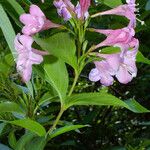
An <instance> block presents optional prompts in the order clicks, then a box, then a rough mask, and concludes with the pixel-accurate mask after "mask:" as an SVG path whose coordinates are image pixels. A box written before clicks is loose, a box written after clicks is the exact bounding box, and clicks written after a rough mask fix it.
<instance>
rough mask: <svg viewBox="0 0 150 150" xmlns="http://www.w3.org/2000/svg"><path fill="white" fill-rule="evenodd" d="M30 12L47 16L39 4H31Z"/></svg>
mask: <svg viewBox="0 0 150 150" xmlns="http://www.w3.org/2000/svg"><path fill="white" fill-rule="evenodd" d="M30 14H31V15H33V16H38V17H45V15H44V13H43V12H42V10H41V9H40V8H39V7H38V6H37V5H31V6H30Z"/></svg>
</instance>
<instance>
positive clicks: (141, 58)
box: [136, 51, 150, 65]
mask: <svg viewBox="0 0 150 150" xmlns="http://www.w3.org/2000/svg"><path fill="white" fill-rule="evenodd" d="M136 61H137V62H142V63H145V64H148V65H150V60H149V59H148V58H146V57H145V56H144V55H143V54H142V53H141V52H140V51H138V53H137V56H136Z"/></svg>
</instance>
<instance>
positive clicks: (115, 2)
mask: <svg viewBox="0 0 150 150" xmlns="http://www.w3.org/2000/svg"><path fill="white" fill-rule="evenodd" d="M103 3H104V4H105V5H107V6H109V7H111V8H114V7H117V6H119V5H122V1H121V0H103Z"/></svg>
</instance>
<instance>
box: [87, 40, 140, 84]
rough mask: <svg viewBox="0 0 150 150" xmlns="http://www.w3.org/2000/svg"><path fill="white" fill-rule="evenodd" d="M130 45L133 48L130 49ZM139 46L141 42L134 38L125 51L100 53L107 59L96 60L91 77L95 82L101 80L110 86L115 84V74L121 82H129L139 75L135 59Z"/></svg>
mask: <svg viewBox="0 0 150 150" xmlns="http://www.w3.org/2000/svg"><path fill="white" fill-rule="evenodd" d="M129 47H131V48H132V50H128V49H129ZM138 47H139V42H138V40H137V39H135V38H134V39H133V40H132V42H131V43H129V46H128V48H127V49H126V50H125V51H124V53H117V54H98V56H100V57H103V58H105V60H102V61H96V62H94V64H95V68H94V69H92V70H91V72H90V74H89V79H90V80H91V81H94V82H97V81H99V80H100V82H101V83H102V84H103V85H105V86H109V85H112V84H113V81H114V78H113V76H115V77H116V78H117V79H118V81H119V82H120V83H123V84H127V83H128V82H130V81H131V80H132V79H133V78H134V77H136V75H137V68H136V63H135V61H136V54H137V51H138Z"/></svg>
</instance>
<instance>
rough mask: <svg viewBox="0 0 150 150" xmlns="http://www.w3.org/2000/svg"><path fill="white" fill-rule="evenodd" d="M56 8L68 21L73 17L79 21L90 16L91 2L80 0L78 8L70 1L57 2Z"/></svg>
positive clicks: (61, 0) (57, 0) (60, 0)
mask: <svg viewBox="0 0 150 150" xmlns="http://www.w3.org/2000/svg"><path fill="white" fill-rule="evenodd" d="M54 6H55V7H56V8H57V12H58V14H59V15H60V16H61V17H63V18H64V20H65V21H68V20H69V19H71V18H72V17H73V16H76V17H77V18H78V19H82V20H84V19H87V18H88V16H89V13H88V8H89V6H90V0H80V1H79V2H78V4H77V5H76V7H75V6H74V5H73V4H72V3H71V1H70V0H55V1H54Z"/></svg>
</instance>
